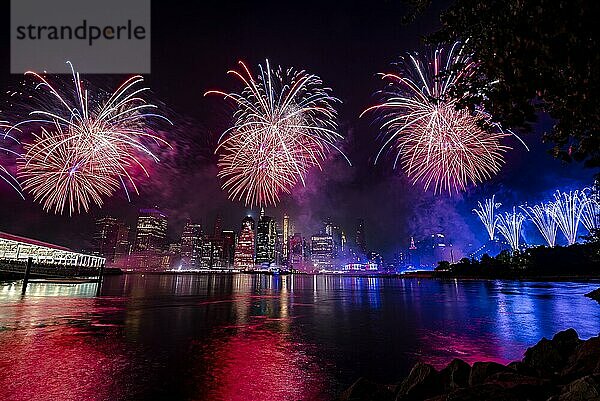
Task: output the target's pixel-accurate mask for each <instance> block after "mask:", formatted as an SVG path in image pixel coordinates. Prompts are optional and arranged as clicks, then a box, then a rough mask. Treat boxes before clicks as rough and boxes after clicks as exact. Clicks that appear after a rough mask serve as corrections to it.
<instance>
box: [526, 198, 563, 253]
mask: <svg viewBox="0 0 600 401" xmlns="http://www.w3.org/2000/svg"><path fill="white" fill-rule="evenodd" d="M553 208H554V204H552V203H541V204H539V205H535V206H533V207H531V206H527V205H524V206H521V209H522V210H523V211H524V212H525V213H526V214H527V216H528V217H529V219H530V220H531V221H532V222H533V224H535V226H536V227H537V229H538V231H539V232H540V234H541V235H542V237H544V240H546V243H547V244H548V246H549V247H554V245H555V244H556V232H557V230H558V225H557V222H556V219H555V218H554V213H553Z"/></svg>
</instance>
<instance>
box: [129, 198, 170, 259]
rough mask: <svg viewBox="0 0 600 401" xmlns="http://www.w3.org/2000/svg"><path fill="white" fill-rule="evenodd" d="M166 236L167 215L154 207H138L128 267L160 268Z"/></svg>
mask: <svg viewBox="0 0 600 401" xmlns="http://www.w3.org/2000/svg"><path fill="white" fill-rule="evenodd" d="M166 237H167V215H166V214H164V213H163V212H161V211H160V210H158V209H156V208H155V209H140V211H139V215H138V221H137V228H136V236H135V247H134V252H133V254H132V255H131V257H130V260H129V267H131V268H133V269H142V270H160V269H162V266H163V262H162V259H163V256H164V255H163V254H164V251H165V249H164V248H165V245H166V244H165V241H166Z"/></svg>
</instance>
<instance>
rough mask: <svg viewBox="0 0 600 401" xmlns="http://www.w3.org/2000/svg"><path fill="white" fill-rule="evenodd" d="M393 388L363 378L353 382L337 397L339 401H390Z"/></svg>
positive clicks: (392, 396)
mask: <svg viewBox="0 0 600 401" xmlns="http://www.w3.org/2000/svg"><path fill="white" fill-rule="evenodd" d="M393 390H394V389H393V386H385V385H381V384H377V383H374V382H372V381H370V380H368V379H365V378H364V377H361V378H360V379H358V380H357V381H355V382H354V384H352V385H351V386H350V387H349V388H348V389H347V390H346V391H344V392H343V393H342V394H341V395H340V396H339V397H338V400H339V401H392V400H393V399H394V391H393Z"/></svg>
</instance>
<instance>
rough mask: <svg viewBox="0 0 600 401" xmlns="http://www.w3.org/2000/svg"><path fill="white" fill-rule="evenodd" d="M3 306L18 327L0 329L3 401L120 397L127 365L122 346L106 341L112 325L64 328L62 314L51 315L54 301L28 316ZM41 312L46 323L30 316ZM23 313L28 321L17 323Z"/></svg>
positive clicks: (100, 400) (89, 400)
mask: <svg viewBox="0 0 600 401" xmlns="http://www.w3.org/2000/svg"><path fill="white" fill-rule="evenodd" d="M52 301H54V300H52ZM6 308H7V309H11V310H10V313H15V314H14V315H13V316H14V318H15V321H19V323H18V324H14V326H13V327H11V328H9V329H8V330H4V331H0V350H1V351H2V352H1V354H0V355H1V358H0V399H1V400H2V401H38V400H39V401H49V400H60V401H83V400H85V401H105V400H106V401H108V400H111V401H114V400H118V399H119V398H118V397H115V394H120V391H119V390H120V389H121V388H123V387H122V386H123V385H124V384H125V381H126V380H127V379H126V378H125V376H127V375H126V374H125V372H126V370H128V369H129V368H130V366H131V364H130V361H129V359H128V358H127V357H126V355H125V352H124V350H123V347H122V346H121V345H120V344H118V343H116V342H114V341H107V339H106V337H105V335H107V334H108V333H107V330H114V329H113V327H111V326H112V325H110V324H101V323H99V324H98V325H97V326H98V327H95V325H94V322H92V324H91V325H89V324H81V323H78V322H73V323H72V325H65V324H64V321H65V320H68V318H66V317H64V316H65V314H62V316H63V317H58V316H54V317H53V315H52V312H55V311H56V310H59V309H61V307H60V303H54V302H48V307H47V308H44V307H42V308H36V307H34V306H33V307H30V308H27V312H28V313H29V314H27V313H25V311H24V310H23V308H22V307H21V305H17V306H16V307H13V308H11V307H10V306H7V307H6ZM63 309H64V310H63V312H68V310H67V308H66V307H64V308H63ZM43 310H46V311H47V314H48V315H49V316H46V318H47V319H46V320H45V321H44V320H42V319H35V318H32V316H34V315H35V316H37V315H42V314H43ZM48 310H50V311H52V312H48ZM10 313H9V314H10ZM21 315H25V316H26V317H25V318H24V319H21V318H20V316H21ZM59 316H60V315H59ZM10 320H11V322H12V319H10ZM97 330H102V332H103V335H99V333H97V332H96V331H97Z"/></svg>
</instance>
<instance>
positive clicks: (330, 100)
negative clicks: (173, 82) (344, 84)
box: [207, 60, 347, 206]
mask: <svg viewBox="0 0 600 401" xmlns="http://www.w3.org/2000/svg"><path fill="white" fill-rule="evenodd" d="M239 64H240V66H241V69H242V71H241V72H238V71H229V72H228V73H230V74H234V75H235V76H236V77H237V78H239V79H240V80H241V81H242V83H243V85H244V86H243V89H242V90H241V91H240V92H239V93H224V92H219V91H209V92H207V94H210V93H216V94H219V95H222V96H224V98H225V99H232V100H233V101H234V102H235V104H236V106H237V110H236V112H235V113H234V115H233V118H234V124H233V126H232V127H231V128H229V129H227V130H226V131H225V132H224V133H223V134H222V135H221V138H219V144H218V146H217V149H216V150H215V153H217V154H218V155H219V161H218V167H219V173H218V176H219V177H220V178H221V179H222V180H223V189H224V190H226V191H228V193H229V198H230V199H233V200H243V201H244V202H245V204H246V205H250V206H254V205H259V206H268V205H275V204H277V203H278V202H279V201H280V197H281V195H282V194H284V193H288V194H289V193H290V192H291V190H292V189H293V188H294V186H296V185H297V184H298V183H299V182H302V184H303V185H304V184H305V178H306V175H307V174H308V172H309V170H310V169H311V168H313V167H317V168H319V169H321V163H322V162H323V161H324V160H325V159H326V157H327V155H328V154H329V152H330V150H331V149H335V150H337V151H339V152H340V153H342V152H341V150H340V149H339V148H338V147H337V146H336V145H335V143H336V142H338V141H339V140H341V139H343V137H342V136H341V135H340V134H339V133H337V132H336V129H337V123H336V117H337V112H336V110H335V108H334V104H335V103H336V102H339V100H338V99H336V98H335V97H333V96H332V95H331V89H329V88H324V87H323V82H322V81H321V79H320V78H319V77H318V76H316V75H312V74H309V73H307V72H305V71H296V70H294V69H291V68H290V69H287V70H284V69H282V68H281V67H278V68H276V69H273V68H271V66H270V65H269V61H268V60H267V61H266V64H265V67H263V66H262V65H259V69H260V74H259V75H258V77H257V78H255V77H254V76H253V75H252V73H251V72H250V70H249V69H248V68H247V67H246V65H245V64H244V63H242V62H240V63H239ZM342 155H343V153H342ZM344 157H345V156H344ZM346 160H347V159H346Z"/></svg>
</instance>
